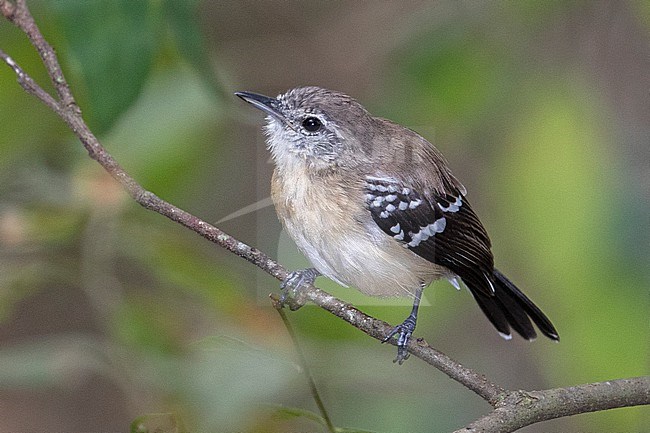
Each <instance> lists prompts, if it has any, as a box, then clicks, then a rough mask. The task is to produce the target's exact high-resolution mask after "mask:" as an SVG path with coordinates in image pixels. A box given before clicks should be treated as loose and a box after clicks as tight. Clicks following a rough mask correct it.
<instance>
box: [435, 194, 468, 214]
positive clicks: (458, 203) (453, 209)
mask: <svg viewBox="0 0 650 433" xmlns="http://www.w3.org/2000/svg"><path fill="white" fill-rule="evenodd" d="M462 205H463V199H462V197H461V196H458V197H456V201H455V202H453V203H450V204H449V206H447V207H445V206H443V205H441V204H440V203H438V207H439V208H440V209H441V210H442V211H443V212H458V210H459V209H460V207H461V206H462Z"/></svg>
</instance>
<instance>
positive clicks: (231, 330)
mask: <svg viewBox="0 0 650 433" xmlns="http://www.w3.org/2000/svg"><path fill="white" fill-rule="evenodd" d="M29 4H30V6H31V8H32V12H33V13H34V15H35V17H36V20H37V22H38V23H39V24H40V25H41V27H42V30H43V32H44V33H45V36H46V37H47V38H48V39H49V40H50V42H51V43H52V44H53V45H54V46H55V48H56V49H57V51H58V54H59V55H60V58H61V61H62V63H63V66H64V70H65V72H66V74H67V77H68V78H69V81H70V83H71V85H72V88H73V90H74V93H75V94H76V96H77V98H78V101H79V103H80V105H81V108H82V109H83V112H84V116H85V118H86V120H87V121H88V122H89V124H90V125H91V127H92V128H93V130H94V131H95V132H96V133H97V135H98V136H99V137H100V139H101V141H102V142H103V144H104V145H105V146H106V147H107V149H108V150H109V151H110V152H111V153H112V154H113V155H114V156H115V157H116V158H117V159H118V160H119V161H120V163H121V164H122V165H123V166H124V167H125V168H126V169H127V170H128V171H129V172H130V173H131V174H132V175H133V176H134V177H135V178H136V179H137V180H138V181H139V182H141V183H142V185H144V186H145V187H146V188H147V189H149V190H151V191H153V192H155V193H156V194H157V195H159V196H161V197H162V198H164V199H166V200H168V201H171V202H173V203H174V204H176V205H178V206H180V207H182V208H183V209H186V210H188V211H189V212H191V213H194V214H195V215H198V216H199V217H201V218H203V219H205V220H206V221H210V222H216V221H220V220H222V219H224V218H226V217H228V216H229V215H232V214H233V213H236V212H238V211H240V210H242V209H244V210H246V209H248V210H253V211H252V212H243V215H239V216H236V217H229V218H226V220H225V221H223V222H222V223H221V224H220V227H222V228H223V229H225V230H226V231H227V232H228V233H230V234H232V235H234V236H236V237H238V238H239V239H240V240H243V241H245V242H247V243H249V244H252V245H255V246H258V247H260V248H261V249H263V250H264V251H266V252H268V253H269V254H271V255H272V256H274V257H278V258H279V259H280V260H281V261H282V263H284V264H285V265H287V266H289V267H291V268H294V267H298V266H302V265H304V264H305V260H304V259H303V258H301V257H300V256H299V254H298V253H297V251H296V250H295V248H294V247H293V245H292V244H291V242H290V241H289V240H288V239H286V236H284V235H283V234H282V232H281V227H280V225H279V223H278V222H277V219H276V217H275V213H274V211H273V209H272V207H269V206H268V195H269V180H270V176H271V172H272V164H271V162H270V161H269V156H268V154H267V152H266V150H265V148H264V142H263V137H262V134H261V132H260V125H261V123H262V116H261V114H260V113H258V112H256V110H253V109H252V108H251V107H249V106H246V104H244V103H243V102H242V101H239V100H238V99H237V98H236V97H234V96H233V94H232V92H233V91H237V90H250V91H257V92H260V93H266V94H270V95H275V94H277V93H279V92H281V91H284V90H286V89H288V88H291V87H295V86H299V85H308V84H312V85H320V86H323V87H328V88H332V89H336V90H340V91H344V92H346V93H349V94H351V95H354V96H355V97H356V98H357V99H358V100H359V101H361V102H362V103H363V104H364V105H365V106H366V107H367V108H368V109H369V110H370V111H371V112H372V113H374V114H376V115H380V116H383V117H387V118H390V119H392V120H395V121H397V122H399V123H402V124H404V125H406V126H409V127H411V128H413V129H416V130H417V131H419V132H420V133H421V134H422V135H424V136H425V137H426V138H428V139H429V140H430V141H432V142H433V143H435V145H436V146H437V147H438V148H439V149H441V150H442V152H443V153H444V154H445V155H446V157H447V159H448V160H449V163H450V165H451V167H452V169H453V170H454V172H455V173H456V175H457V176H458V177H459V178H460V179H461V180H462V181H463V182H464V184H465V185H466V186H467V188H468V190H469V198H470V199H471V201H472V203H473V205H474V208H475V209H476V211H477V212H478V214H479V215H480V216H481V217H482V219H483V222H484V224H485V225H486V227H487V229H488V231H489V232H490V234H491V237H492V240H493V244H494V253H495V256H496V262H497V264H498V266H499V267H500V268H501V269H502V270H503V271H504V272H505V273H506V274H508V275H509V276H511V278H512V279H513V280H514V281H516V282H517V283H518V285H519V286H520V287H522V288H523V289H524V291H525V292H526V293H527V294H529V295H530V297H531V298H532V299H534V300H535V301H536V302H537V303H538V304H539V305H540V306H541V307H542V308H543V309H544V311H545V312H546V313H547V314H548V315H549V316H550V317H551V318H552V319H553V321H554V323H555V325H556V326H557V328H558V330H559V331H560V334H561V338H562V340H561V342H560V343H559V344H553V343H551V342H550V341H547V340H545V339H539V340H538V341H536V342H535V343H532V344H531V343H528V342H525V341H522V340H521V339H517V338H515V339H513V340H512V341H510V342H505V341H503V340H502V339H501V338H500V337H499V336H498V335H497V333H496V332H494V329H493V328H492V327H491V326H490V325H489V323H488V322H487V320H486V319H485V318H484V317H483V316H482V314H481V313H480V311H479V309H478V308H477V307H476V305H475V303H474V301H473V300H472V299H471V296H470V295H469V294H468V292H467V291H466V290H463V291H461V292H457V291H456V290H454V289H453V288H452V287H451V285H449V284H448V283H447V282H440V283H436V284H434V286H433V287H432V288H430V289H429V290H428V292H427V305H426V306H424V307H423V308H422V309H421V313H420V321H419V326H418V330H417V335H418V336H422V337H425V338H426V339H427V341H429V342H430V343H431V344H433V346H435V347H436V348H438V349H440V350H442V351H444V352H445V353H447V354H448V355H450V356H452V357H453V358H455V359H457V360H459V361H461V362H462V363H463V364H464V365H466V366H468V367H471V368H474V369H476V370H477V371H479V372H482V373H484V374H486V375H487V376H488V377H490V378H491V379H492V380H494V381H496V382H498V383H500V384H501V385H503V386H505V387H507V388H511V389H542V388H549V387H561V386H569V385H574V384H580V383H586V382H593V381H602V380H608V379H614V378H622V377H629V376H635V375H645V374H649V373H650V366H649V345H650V327H649V325H650V322H649V312H650V295H649V293H650V292H649V287H650V217H649V215H650V102H649V99H650V43H649V42H650V3H649V2H648V1H645V0H643V1H641V0H639V1H618V2H610V1H548V2H537V1H518V2H481V1H458V2H457V1H446V0H445V1H410V2H378V1H354V2H352V1H350V2H319V1H295V0H283V1H236V2H235V1H227V2H210V1H206V2H197V1H172V0H159V1H130V0H121V1H100V0H97V1H79V0H56V1H45V0H40V1H31V2H29ZM0 46H1V47H2V49H3V50H5V51H6V52H8V53H9V54H10V55H11V56H12V57H13V58H14V59H15V60H16V61H17V62H18V63H19V64H20V65H22V66H23V68H24V69H25V70H26V71H28V72H29V73H30V74H32V75H33V76H34V77H35V78H36V79H37V80H38V81H39V82H41V83H46V82H47V77H46V76H45V74H44V71H43V68H42V66H41V65H40V64H39V61H38V58H37V57H36V56H35V54H34V51H33V50H32V48H31V47H30V46H29V44H28V42H27V40H26V38H25V37H24V35H22V34H21V33H20V32H19V31H18V30H17V29H15V28H13V27H12V26H11V25H10V24H9V23H8V22H5V21H3V22H0ZM48 88H50V87H48ZM0 119H2V121H1V123H0V431H6V432H17V431H21V432H41V431H61V432H63V431H65V432H82V431H95V432H114V431H115V432H117V431H125V430H127V429H129V426H130V424H131V422H133V421H134V420H136V419H137V422H136V424H138V423H140V424H142V425H144V426H146V427H147V428H149V429H151V431H153V430H154V429H155V428H159V429H160V431H170V432H171V431H192V432H217V431H219V432H269V433H271V432H305V431H324V428H323V427H322V425H321V424H319V422H318V420H317V419H315V417H314V416H312V413H313V412H316V406H315V403H314V402H313V400H312V399H311V397H310V394H309V390H308V386H307V383H306V381H305V380H304V378H303V376H302V374H301V369H300V366H299V364H298V362H297V357H296V349H295V347H294V345H293V343H292V342H291V340H290V338H289V337H288V335H287V331H286V330H285V328H284V326H283V324H282V322H281V320H280V318H279V316H278V314H277V312H276V311H275V310H273V309H272V308H271V307H270V303H269V301H268V298H267V295H268V293H270V292H273V291H277V288H278V282H277V281H275V280H273V279H272V278H271V277H269V276H267V275H265V274H264V273H263V272H261V271H259V270H258V269H256V268H254V267H253V266H252V265H250V264H248V263H246V262H244V261H243V260H241V259H239V258H237V257H235V256H234V255H231V254H228V253H226V252H224V251H222V250H220V249H219V248H217V247H215V246H214V245H212V244H210V243H209V242H207V241H205V240H204V239H202V238H200V237H198V236H197V235H195V234H194V233H191V232H189V231H188V230H185V229H183V228H182V227H180V226H178V225H176V224H174V223H171V222H170V221H168V220H166V219H165V218H163V217H161V216H159V215H157V214H153V213H151V212H148V211H145V210H144V209H142V208H140V207H139V206H138V205H137V204H135V203H134V202H133V201H132V200H130V199H129V198H128V197H127V196H126V195H125V194H124V193H123V192H122V191H121V190H120V188H119V187H118V186H117V185H116V183H115V182H114V181H113V180H112V179H110V178H109V177H108V176H107V175H106V174H105V173H104V172H103V171H102V170H101V169H100V168H99V166H98V165H97V164H96V163H94V162H93V161H91V160H90V159H89V158H88V157H87V155H86V153H85V151H84V150H83V148H82V146H81V145H80V144H79V143H78V142H77V141H76V140H75V139H74V137H73V136H72V134H71V133H70V132H69V131H68V130H67V129H66V127H65V126H64V125H63V124H62V122H61V121H60V120H59V119H58V118H56V117H55V115H54V114H52V113H51V112H49V111H48V110H47V109H45V108H44V107H43V106H42V105H40V104H39V103H38V102H37V101H36V100H35V99H34V98H32V97H30V96H28V95H26V94H25V93H24V92H23V91H22V89H21V88H20V86H18V85H17V84H16V80H15V76H14V74H13V72H12V71H11V70H10V69H9V68H7V67H1V68H0ZM248 206H250V207H248ZM240 213H241V212H240ZM321 280H322V281H321ZM321 280H319V282H318V283H319V286H321V287H323V288H325V289H326V290H329V291H331V292H333V293H335V294H336V295H337V296H340V297H341V298H343V299H345V300H348V301H351V302H354V303H356V304H358V305H360V306H361V307H362V309H363V310H364V311H366V312H368V313H370V314H372V315H375V316H377V317H379V318H382V319H384V320H386V321H388V322H390V323H398V322H400V321H401V320H403V318H404V317H405V316H406V314H408V312H409V308H410V307H409V306H408V303H407V302H406V303H405V302H395V301H377V300H373V299H367V298H364V297H362V296H360V295H359V294H357V293H356V292H355V291H353V290H350V289H342V288H340V287H337V286H336V285H335V284H333V283H331V282H328V281H326V280H325V279H321ZM288 316H289V319H290V321H291V322H292V324H293V326H294V328H295V330H296V333H297V335H298V339H299V341H300V344H301V347H302V348H303V350H304V352H305V354H306V357H307V360H308V363H309V365H310V367H311V369H312V374H313V375H314V378H315V381H316V383H317V385H318V387H319V390H320V392H321V393H322V396H323V399H324V402H325V405H326V406H327V408H328V409H329V412H330V415H331V417H332V419H333V422H334V424H335V425H336V426H339V427H347V428H356V429H363V430H371V431H378V432H397V431H402V432H404V431H408V432H411V433H417V432H431V431H434V432H444V431H451V430H452V429H455V428H460V427H461V426H462V425H464V424H466V423H468V422H470V421H471V420H473V419H476V418H477V417H479V416H481V415H483V414H485V413H487V412H488V410H489V406H488V405H487V404H486V403H484V402H483V401H482V400H480V399H479V398H478V397H476V396H475V395H474V394H472V393H471V392H470V391H467V390H466V389H464V388H463V387H462V386H460V385H458V384H457V383H455V382H453V381H451V380H449V379H448V378H447V377H446V376H444V375H443V374H442V373H440V372H438V371H436V370H434V369H432V368H430V367H428V366H427V365H424V364H423V363H422V362H420V361H419V360H417V359H411V360H409V361H408V362H407V363H406V364H405V365H402V366H397V365H395V364H393V363H392V362H391V360H392V359H393V357H394V355H395V353H394V352H395V349H394V347H392V346H386V345H383V346H382V345H380V344H379V343H378V342H377V341H375V340H372V339H370V338H369V337H367V336H366V335H364V334H362V333H360V332H359V331H357V330H356V329H354V328H351V327H350V326H348V325H346V324H344V323H343V322H342V321H340V320H338V319H336V318H333V317H331V316H330V315H328V314H327V313H325V312H323V311H321V310H319V309H318V308H316V307H313V306H307V307H305V308H303V309H301V310H299V311H297V312H292V313H289V314H288ZM649 420H650V410H649V409H648V408H631V409H619V410H613V411H608V412H603V413H598V414H589V415H581V416H576V417H572V418H566V419H560V420H555V421H550V422H546V423H544V424H540V425H537V426H531V427H528V428H525V429H523V430H522V431H524V432H526V433H535V432H549V431H572V432H610V433H616V432H621V433H630V432H647V431H650V421H649Z"/></svg>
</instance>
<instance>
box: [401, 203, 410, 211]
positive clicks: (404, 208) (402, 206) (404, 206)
mask: <svg viewBox="0 0 650 433" xmlns="http://www.w3.org/2000/svg"><path fill="white" fill-rule="evenodd" d="M408 207H409V204H408V203H407V202H405V201H401V202H399V210H406V209H408Z"/></svg>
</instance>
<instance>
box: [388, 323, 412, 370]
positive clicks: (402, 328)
mask: <svg viewBox="0 0 650 433" xmlns="http://www.w3.org/2000/svg"><path fill="white" fill-rule="evenodd" d="M416 318H417V317H416V316H415V315H414V314H410V315H409V316H408V317H407V318H406V320H404V321H403V322H402V323H401V324H400V325H397V326H396V327H394V328H393V329H392V330H391V331H390V334H388V336H387V337H386V338H384V339H383V340H382V342H383V343H385V342H387V341H388V340H390V339H391V338H393V336H395V335H397V357H396V358H395V359H394V360H393V362H397V363H398V364H400V365H402V364H403V363H404V361H406V360H407V359H408V357H409V356H410V354H409V353H408V347H407V346H408V343H409V340H410V339H411V334H413V331H415V322H416Z"/></svg>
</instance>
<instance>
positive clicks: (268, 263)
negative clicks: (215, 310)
mask: <svg viewBox="0 0 650 433" xmlns="http://www.w3.org/2000/svg"><path fill="white" fill-rule="evenodd" d="M0 13H2V14H3V16H4V17H5V18H6V19H7V20H9V21H10V22H12V23H13V24H14V25H16V26H17V27H18V28H20V29H21V30H22V31H23V32H24V33H25V34H26V35H27V37H28V38H29V40H30V41H31V43H32V45H33V46H34V48H35V49H36V50H37V52H38V54H39V56H40V57H41V60H42V62H43V64H44V66H45V68H46V70H47V72H48V75H49V76H50V79H51V80H52V84H53V86H54V89H55V91H56V94H57V95H56V98H55V97H53V96H52V95H50V94H49V93H48V92H46V91H45V90H44V89H43V88H42V87H41V86H39V85H38V84H37V83H36V82H35V81H34V80H33V79H32V78H31V77H30V76H29V75H28V74H27V73H26V72H25V71H24V70H23V69H22V68H21V67H20V66H19V65H18V64H17V63H16V62H15V61H14V60H13V59H12V58H11V57H10V56H9V55H8V54H7V53H5V52H4V51H3V50H2V49H0V59H2V60H3V61H4V62H5V63H6V64H7V65H8V66H9V67H10V68H11V69H12V70H13V71H14V73H15V74H16V76H17V79H18V83H19V84H20V85H21V86H22V87H23V88H24V89H25V90H26V91H27V93H29V94H31V95H33V96H35V97H36V98H37V99H39V100H40V101H41V102H43V103H44V104H45V105H47V106H48V107H49V108H50V109H52V111H54V112H55V113H56V114H57V115H58V116H59V117H60V118H61V119H62V120H63V121H64V122H65V123H66V124H67V125H68V127H69V128H70V129H71V130H72V132H73V133H74V134H75V135H76V136H77V138H78V139H79V140H80V141H81V143H82V144H83V146H84V147H85V149H86V150H87V151H88V154H89V156H90V157H91V158H92V159H94V160H95V161H97V162H98V163H99V164H100V165H101V166H102V167H103V168H104V169H105V170H106V171H107V172H108V173H109V174H110V175H111V176H112V177H113V178H114V179H115V180H116V181H117V182H119V183H120V184H121V185H122V186H123V187H124V189H125V190H126V191H127V193H128V194H129V195H130V196H131V197H132V198H133V199H134V200H135V201H136V202H137V203H138V204H140V205H141V206H143V207H144V208H146V209H149V210H152V211H154V212H156V213H159V214H161V215H163V216H165V217H167V218H169V219H170V220H172V221H175V222H177V223H179V224H181V225H183V226H184V227H186V228H188V229H190V230H192V231H194V232H196V233H198V234H199V235H201V236H202V237H204V238H206V239H207V240H209V241H211V242H214V243H215V244H217V245H219V246H221V247H223V248H225V249H227V250H228V251H230V252H232V253H234V254H236V255H238V256H239V257H241V258H243V259H245V260H247V261H249V262H250V263H252V264H254V265H256V266H258V267H259V268H260V269H262V270H264V271H265V272H266V273H268V274H269V275H271V276H273V277H275V278H277V279H278V280H280V281H282V280H284V279H285V278H286V277H287V275H288V271H287V270H286V269H285V268H284V267H283V266H282V265H280V264H279V263H277V262H276V261H274V260H273V259H271V258H270V257H269V256H268V255H266V254H265V253H263V252H262V251H259V250H258V249H256V248H253V247H251V246H249V245H246V244H245V243H243V242H240V241H238V240H237V239H235V238H234V237H232V236H230V235H228V234H227V233H225V232H224V231H222V230H220V229H219V228H217V227H214V226H212V225H211V224H209V223H207V222H205V221H203V220H201V219H199V218H198V217H196V216H194V215H192V214H190V213H188V212H186V211H184V210H182V209H180V208H178V207H176V206H174V205H172V204H171V203H168V202H166V201H165V200H162V199H161V198H159V197H157V196H156V195H155V194H153V193H152V192H150V191H147V190H146V189H144V188H143V187H142V186H141V185H140V184H138V183H137V182H136V181H135V179H133V178H132V177H131V176H130V175H129V174H128V173H127V172H126V171H124V169H123V168H122V167H121V166H120V165H119V164H118V162H117V161H116V160H115V159H114V158H113V157H112V156H111V155H110V154H109V153H108V152H107V151H106V149H105V148H104V147H103V146H102V145H101V143H100V142H99V140H98V139H97V137H95V135H94V134H93V133H92V131H91V130H90V129H89V128H88V126H87V125H86V123H85V122H84V120H83V117H82V113H81V110H80V109H79V107H78V105H77V103H76V102H75V99H74V97H73V95H72V92H71V91H70V88H69V86H68V83H67V81H66V79H65V77H64V74H63V71H62V69H61V66H60V64H59V61H58V58H57V56H56V53H55V52H54V49H53V48H52V47H51V46H50V44H49V43H48V42H47V41H46V40H45V38H44V37H43V35H42V34H41V32H40V29H39V28H38V26H37V25H36V23H35V22H34V19H33V17H32V15H31V13H30V12H29V9H28V8H27V5H26V2H25V0H16V1H15V2H10V1H9V0H0ZM301 297H303V298H304V299H305V300H307V301H310V302H312V303H314V304H316V305H317V306H319V307H321V308H323V309H324V310H326V311H328V312H330V313H331V314H333V315H335V316H337V317H339V318H341V319H343V320H345V321H346V322H348V323H350V324H351V325H352V326H354V327H356V328H357V329H359V330H361V331H363V332H365V333H366V334H368V335H370V336H371V337H373V338H375V339H377V340H380V341H382V340H383V339H384V338H385V337H386V336H387V335H388V334H389V333H390V331H391V329H392V326H391V325H389V324H388V323H386V322H384V321H382V320H378V319H375V318H373V317H371V316H368V315H367V314H364V313H363V312H361V311H359V310H358V309H357V308H355V307H354V306H352V305H350V304H348V303H346V302H343V301H341V300H340V299H337V298H335V297H334V296H331V295H329V294H328V293H326V292H324V291H322V290H320V289H318V288H316V287H314V286H310V287H307V288H306V289H305V290H304V292H302V293H301ZM390 343H391V344H395V342H394V341H390ZM408 351H409V353H411V354H412V355H413V356H415V357H417V358H420V359H421V360H423V361H424V362H426V363H428V364H430V365H431V366H433V367H435V368H437V369H438V370H440V371H442V372H443V373H445V374H446V375H448V376H449V377H450V378H451V379H453V380H455V381H456V382H458V383H460V384H462V385H464V386H465V387H467V388H468V389H470V390H471V391H473V392H474V393H476V394H477V395H479V396H480V397H481V398H483V399H484V400H486V401H487V402H489V403H490V404H491V405H492V406H493V407H494V408H495V410H494V411H493V412H491V413H490V414H488V415H487V416H485V417H483V418H481V419H479V420H477V421H475V422H474V423H472V424H470V425H468V426H467V427H465V428H464V429H461V430H458V432H461V431H462V432H511V431H515V430H517V429H518V428H521V427H523V426H526V425H529V424H533V423H536V422H540V421H544V420H548V419H552V418H559V417H562V416H569V415H574V414H577V413H586V412H593V411H599V410H605V409H612V408H617V407H624V406H634V405H641V404H650V377H639V378H631V379H620V380H614V381H609V382H601V383H593V384H587V385H579V386H575V387H568V388H558V389H550V390H545V391H530V392H527V391H509V390H506V389H504V388H502V387H501V386H499V385H497V384H495V383H493V382H491V381H490V380H488V379H487V378H486V377H485V376H483V375H481V374H479V373H477V372H475V371H473V370H472V369H469V368H467V367H464V366H463V365H461V364H460V363H458V362H457V361H455V360H453V359H451V358H450V357H448V356H447V355H445V354H444V353H442V352H440V351H438V350H436V349H434V348H433V347H431V346H430V345H429V344H428V343H427V342H425V341H424V340H423V339H421V338H418V339H413V340H412V341H411V342H410V343H409V346H408Z"/></svg>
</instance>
